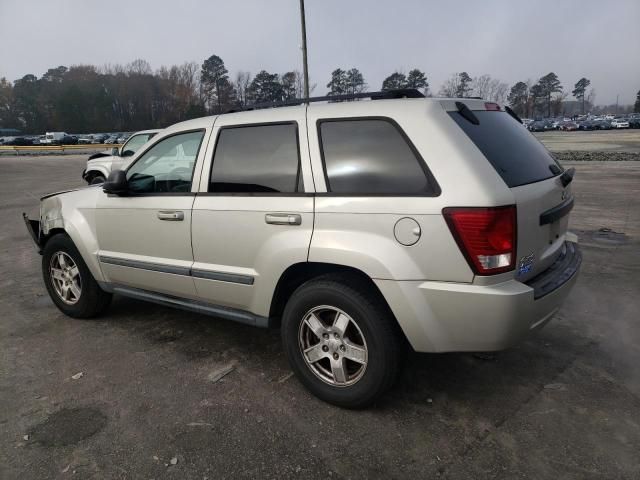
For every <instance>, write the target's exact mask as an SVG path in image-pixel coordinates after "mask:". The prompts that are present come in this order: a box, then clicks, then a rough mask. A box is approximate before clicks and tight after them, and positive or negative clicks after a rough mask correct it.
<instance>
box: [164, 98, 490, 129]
mask: <svg viewBox="0 0 640 480" xmlns="http://www.w3.org/2000/svg"><path fill="white" fill-rule="evenodd" d="M459 102H462V103H464V104H465V105H466V106H467V107H468V108H469V109H471V110H485V109H486V107H485V104H486V103H493V102H487V101H485V100H482V99H477V98H441V97H428V98H393V99H376V100H362V101H342V102H323V103H309V104H308V105H307V104H299V105H289V106H277V105H274V107H267V108H258V109H255V110H245V111H238V112H230V113H224V114H221V115H224V117H225V118H226V119H230V120H231V119H232V120H231V121H233V122H234V123H235V122H236V121H237V123H238V124H244V123H265V122H268V121H270V119H269V117H270V116H271V114H272V112H274V111H275V110H277V111H278V113H279V114H278V117H279V118H282V117H283V115H282V113H284V112H294V111H300V110H304V109H305V108H306V109H307V112H310V113H311V112H312V113H314V114H315V115H322V116H324V117H327V118H331V117H332V116H344V115H345V114H349V115H351V116H353V117H357V116H375V115H382V116H384V115H385V114H395V113H399V112H402V111H403V110H405V109H407V108H411V109H414V108H416V107H418V106H425V107H426V108H427V109H430V108H439V109H444V110H445V111H456V110H457V108H458V107H457V104H458V103H459ZM218 116H220V115H211V116H208V117H201V118H194V119H192V120H186V121H184V122H180V123H176V124H174V125H171V126H169V127H167V128H166V129H165V132H166V133H170V132H176V131H185V130H191V129H193V130H196V129H202V128H208V127H210V126H211V125H212V124H213V123H214V122H215V119H216V118H217V117H218Z"/></svg>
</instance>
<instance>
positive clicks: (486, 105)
mask: <svg viewBox="0 0 640 480" xmlns="http://www.w3.org/2000/svg"><path fill="white" fill-rule="evenodd" d="M484 108H485V110H489V111H492V112H499V111H500V105H498V104H497V103H494V102H484Z"/></svg>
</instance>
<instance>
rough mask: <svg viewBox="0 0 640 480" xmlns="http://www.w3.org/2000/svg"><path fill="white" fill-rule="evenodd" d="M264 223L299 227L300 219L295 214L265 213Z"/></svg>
mask: <svg viewBox="0 0 640 480" xmlns="http://www.w3.org/2000/svg"><path fill="white" fill-rule="evenodd" d="M264 221H265V222H267V223H270V224H271V225H300V224H301V223H302V217H301V216H300V215H299V214H297V213H267V214H266V215H265V216H264Z"/></svg>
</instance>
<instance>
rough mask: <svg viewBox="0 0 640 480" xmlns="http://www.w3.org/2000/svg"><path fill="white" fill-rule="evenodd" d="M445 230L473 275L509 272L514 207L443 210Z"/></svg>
mask: <svg viewBox="0 0 640 480" xmlns="http://www.w3.org/2000/svg"><path fill="white" fill-rule="evenodd" d="M442 214H443V215H444V218H445V220H446V221H447V224H448V225H449V229H450V230H451V233H452V234H453V237H454V238H455V240H456V242H457V243H458V246H459V247H460V250H461V251H462V253H463V254H464V256H465V257H466V259H467V262H469V266H470V267H471V269H472V270H473V271H474V272H475V273H476V275H493V274H496V273H502V272H508V271H509V270H513V268H514V265H515V258H516V207H515V205H509V206H506V207H487V208H458V207H456V208H445V209H443V210H442Z"/></svg>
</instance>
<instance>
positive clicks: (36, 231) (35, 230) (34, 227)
mask: <svg viewBox="0 0 640 480" xmlns="http://www.w3.org/2000/svg"><path fill="white" fill-rule="evenodd" d="M22 218H23V220H24V223H25V225H26V226H27V231H28V232H29V235H31V238H32V239H33V241H34V242H35V244H36V246H37V247H38V253H40V254H42V233H41V232H40V221H39V220H31V219H30V218H29V216H28V215H27V214H26V213H23V214H22Z"/></svg>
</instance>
